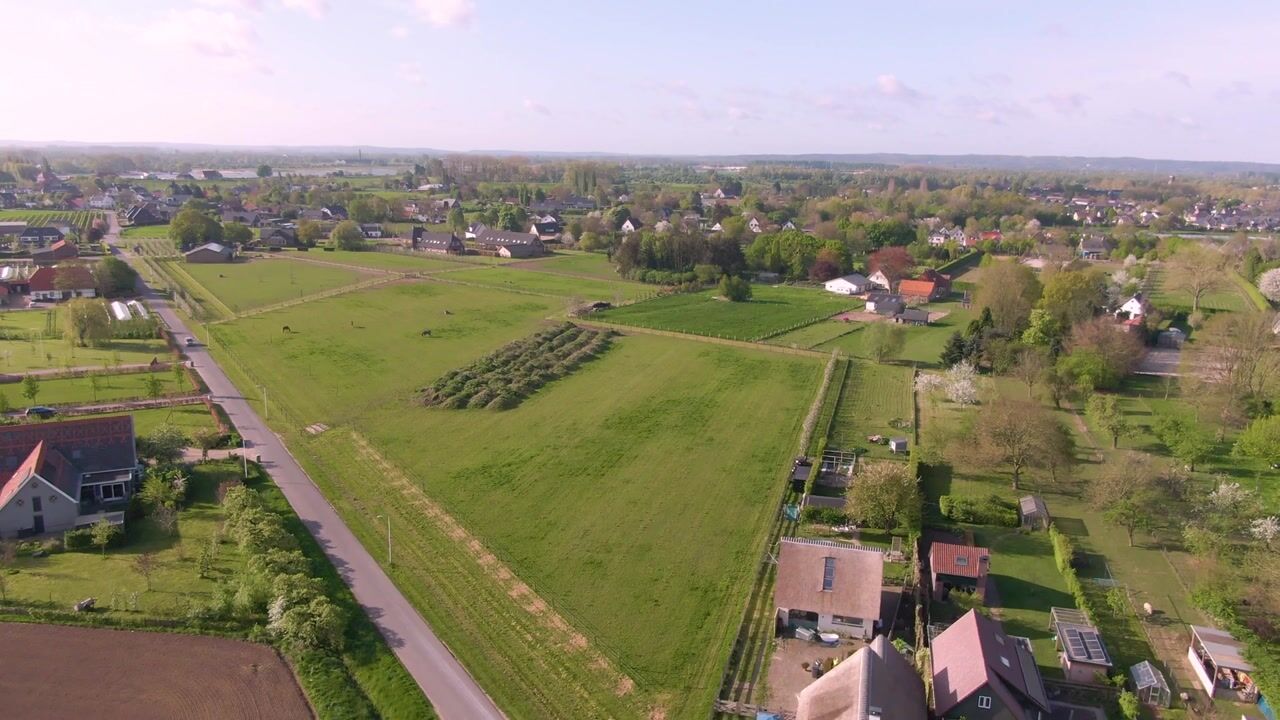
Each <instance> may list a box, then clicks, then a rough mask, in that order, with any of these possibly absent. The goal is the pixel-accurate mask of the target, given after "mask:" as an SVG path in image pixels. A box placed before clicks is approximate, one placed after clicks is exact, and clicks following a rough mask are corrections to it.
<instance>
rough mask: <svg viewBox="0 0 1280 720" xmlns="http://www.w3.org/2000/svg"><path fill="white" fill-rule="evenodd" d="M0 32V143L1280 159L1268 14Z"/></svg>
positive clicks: (904, 13) (508, 1)
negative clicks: (1, 66)
mask: <svg viewBox="0 0 1280 720" xmlns="http://www.w3.org/2000/svg"><path fill="white" fill-rule="evenodd" d="M125 7H127V11H125V10H124V8H125ZM0 21H2V22H0V25H3V26H5V27H7V28H8V30H7V31H6V32H5V33H4V36H5V42H4V43H3V45H2V46H0V47H3V50H0V57H4V58H5V59H6V62H5V65H6V71H5V72H4V73H3V74H2V75H0V98H5V99H6V102H3V103H0V141H3V140H20V141H81V142H101V143H110V142H182V143H209V144H222V145H336V146H344V147H358V146H381V147H413V148H438V149H444V150H451V151H468V150H518V151H530V152H533V151H575V152H618V153H633V154H664V155H667V154H670V155H676V154H698V155H711V154H747V153H751V154H759V153H786V154H791V153H868V152H901V153H930V154H968V153H984V154H987V153H991V154H1009V155H1090V156H1137V157H1150V158H1171V159H1185V160H1238V161H1256V162H1280V133H1278V132H1276V130H1277V128H1280V120H1278V119H1277V118H1280V56H1277V55H1276V54H1275V52H1274V43H1275V38H1276V37H1280V3H1277V2H1274V0H1250V1H1243V0H1218V1H1216V2H1214V3H1212V4H1209V3H1204V2H1185V1H1182V0H1163V1H1160V2H1151V1H1148V0H1125V1H1124V2H1115V1H1114V0H1108V1H1106V2H1094V1H1093V0H1077V1H1076V2H1073V3H1068V4H1063V3H1016V2H1013V1H1012V0H1001V1H998V2H997V1H988V0H972V1H971V2H967V3H960V2H954V0H947V1H945V2H933V1H932V0H915V1H904V2H864V1H863V0H833V1H827V0H799V1H797V2H786V3H783V2H777V1H776V0H773V1H758V0H737V1H730V0H703V1H702V2H696V1H694V0H683V1H679V0H646V2H639V3H631V2H620V1H618V0H604V1H603V2H568V1H564V0H540V1H539V2H527V1H525V0H361V1H360V2H355V1H348V0H189V1H188V2H181V3H177V2H159V1H155V0H130V2H128V3H123V4H122V3H120V2H118V1H117V0H40V1H39V2H31V1H30V0H0ZM15 29H17V30H18V31H16V32H15V31H14V30H15ZM29 102H30V103H31V104H28V103H29ZM3 106H8V107H3ZM28 109H32V110H37V111H34V112H27V110H28Z"/></svg>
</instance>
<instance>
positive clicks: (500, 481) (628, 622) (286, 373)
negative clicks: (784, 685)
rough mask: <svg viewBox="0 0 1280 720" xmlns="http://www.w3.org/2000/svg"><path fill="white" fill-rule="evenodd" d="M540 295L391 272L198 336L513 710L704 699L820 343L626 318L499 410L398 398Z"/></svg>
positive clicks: (566, 710) (521, 325) (526, 316)
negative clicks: (260, 392) (390, 549)
mask: <svg viewBox="0 0 1280 720" xmlns="http://www.w3.org/2000/svg"><path fill="white" fill-rule="evenodd" d="M556 304H557V303H555V302H554V301H546V300H542V299H540V298H533V297H529V296H520V295H508V294H501V293H494V292H493V291H489V290H480V289H476V288H469V287H465V286H452V285H443V284H435V283H420V284H414V285H402V286H396V287H390V288H383V289H379V290H376V291H368V292H361V293H355V294H352V295H347V296H344V298H342V302H335V301H332V300H323V301H317V302H315V303H308V304H307V305H304V306H299V307H296V308H289V309H287V310H283V311H279V312H273V313H270V314H268V315H266V316H263V317H260V318H246V319H243V320H238V321H236V322H234V323H230V324H226V325H221V326H218V327H217V328H216V329H215V335H216V336H217V340H218V342H217V344H216V346H215V352H222V353H224V354H225V350H220V349H218V348H221V347H222V346H224V345H230V346H231V347H232V349H233V350H232V352H234V353H235V355H236V357H237V358H238V360H239V362H240V363H241V364H242V365H243V366H244V367H245V368H247V373H246V372H242V371H239V370H236V369H234V368H233V377H234V378H235V379H236V381H237V383H240V384H246V383H249V382H265V383H266V384H267V385H268V386H269V387H270V389H271V394H272V396H273V399H274V400H275V402H273V413H272V418H273V419H276V420H279V418H280V417H281V416H282V415H284V414H285V413H278V412H276V407H277V405H276V403H279V404H280V406H281V407H282V408H283V409H285V410H286V411H287V414H288V416H289V417H290V418H302V419H301V420H290V421H289V422H286V423H283V424H280V423H277V426H278V427H279V428H282V429H284V430H285V431H286V432H287V433H288V439H289V442H290V445H291V447H293V448H294V450H295V453H296V454H297V456H298V457H299V459H300V460H301V461H302V462H303V463H304V465H306V466H307V468H308V470H309V471H310V472H311V473H312V477H313V478H314V479H315V480H316V482H317V483H319V484H320V486H321V488H322V489H323V490H324V491H325V494H326V496H327V497H328V498H329V499H330V501H331V502H333V503H334V505H335V507H336V508H337V509H338V510H339V512H340V513H342V514H343V516H344V518H345V519H346V521H347V522H348V524H349V525H350V526H351V528H352V530H353V532H355V533H356V534H357V536H358V537H360V539H361V540H362V541H363V542H364V543H365V544H366V546H367V547H369V548H370V550H371V551H373V552H375V553H379V555H380V554H381V551H382V549H383V547H384V543H385V541H386V536H385V532H386V530H385V525H384V524H383V521H382V520H379V519H377V518H376V517H375V515H376V514H378V513H384V514H387V515H389V516H390V518H391V522H392V526H393V528H394V529H395V530H394V532H395V535H396V553H397V558H398V559H397V561H396V565H395V566H394V568H392V570H391V574H392V577H393V579H395V581H396V582H397V584H398V585H399V587H400V588H401V590H402V591H403V592H405V594H406V596H407V597H409V598H410V600H411V601H412V602H414V604H415V605H416V606H417V607H418V608H419V609H420V610H421V611H422V612H423V614H424V615H425V616H426V617H427V618H428V620H429V621H430V622H432V624H433V626H434V627H435V628H436V629H437V631H438V632H440V633H441V634H442V635H443V636H444V638H445V640H446V642H448V644H449V645H450V648H451V649H452V650H453V651H454V652H455V653H456V654H458V655H459V656H460V657H461V658H462V660H463V661H464V663H465V664H466V665H467V667H468V669H469V670H470V671H471V672H472V673H474V674H475V675H476V676H477V678H478V679H479V680H480V682H481V683H482V684H483V685H484V686H485V688H486V689H487V690H488V691H489V692H490V693H492V694H493V695H494V696H495V698H496V700H497V701H498V703H499V704H500V705H501V706H502V707H503V708H504V710H506V711H507V712H508V713H509V714H510V715H511V716H512V717H600V716H613V717H643V716H647V715H648V714H649V713H650V711H651V710H653V709H654V708H655V707H660V708H663V709H665V710H666V712H667V717H672V718H683V717H701V716H703V715H705V713H706V708H707V707H708V706H709V705H710V701H711V698H712V697H714V695H715V694H716V692H717V690H718V688H719V683H720V679H721V678H720V675H721V673H722V671H723V669H724V662H725V660H726V658H727V654H728V650H729V642H730V638H731V637H732V636H733V634H734V633H735V632H736V630H737V624H738V622H739V621H740V619H741V613H742V607H743V605H744V603H745V601H746V596H747V590H748V584H749V581H750V577H751V572H752V569H753V567H754V562H755V559H756V557H757V553H758V552H759V547H758V543H759V541H760V537H761V534H762V532H763V531H764V528H765V526H766V524H767V522H768V519H769V517H770V516H771V514H772V512H773V511H774V509H776V506H777V501H778V500H777V496H778V493H780V492H781V491H782V489H783V483H782V482H781V474H782V472H783V471H784V470H785V468H786V465H787V459H788V458H789V457H790V456H791V455H792V454H794V452H795V447H794V445H795V442H796V437H797V434H798V432H799V428H800V424H801V422H802V419H803V415H804V410H805V408H806V407H807V406H808V405H809V403H810V402H811V401H812V393H813V392H814V389H815V388H816V386H817V383H818V380H819V376H820V375H821V372H822V364H821V362H820V361H819V360H818V359H810V358H800V357H794V356H789V355H779V354H773V353H763V352H755V351H751V350H739V349H734V348H727V347H722V346H715V345H708V344H703V343H698V342H690V341H687V340H682V339H677V338H663V337H654V336H648V335H636V336H626V337H621V338H618V339H616V340H615V346H614V347H613V348H612V349H610V350H609V352H608V353H606V354H604V355H603V356H602V357H601V358H600V359H599V360H596V361H593V362H592V363H589V364H587V365H584V366H582V367H581V368H579V369H578V370H577V371H576V372H575V373H574V374H573V375H571V376H569V377H567V378H564V379H561V380H558V381H556V382H555V383H552V384H550V385H548V386H547V387H545V388H543V389H542V390H540V391H539V392H538V393H536V394H535V395H533V396H532V397H530V398H529V399H528V400H526V401H525V402H524V403H522V404H521V405H520V406H519V407H518V408H516V409H514V410H510V411H506V412H501V413H497V412H491V411H469V410H464V411H458V410H441V409H427V408H423V407H421V406H419V405H417V404H416V403H414V402H413V399H412V391H413V390H414V389H415V388H417V387H421V386H423V385H426V384H427V383H429V382H430V381H431V380H433V379H434V378H435V377H437V376H438V375H439V374H441V373H442V372H444V371H445V370H447V369H450V368H452V367H455V366H458V365H460V364H464V363H465V362H467V361H469V360H472V359H474V358H475V357H477V356H479V355H481V354H483V353H484V352H487V351H488V350H491V349H493V348H495V347H497V346H498V345H500V344H502V342H505V341H508V340H511V339H515V338H518V337H521V336H523V335H525V334H527V333H528V332H529V331H530V330H531V329H535V328H537V327H538V326H539V325H540V324H541V318H543V317H545V316H546V314H547V311H548V309H549V307H554V306H555V305H556ZM410 308H411V309H410ZM443 309H449V310H450V314H449V315H444V314H443V313H442V310H443ZM499 310H500V311H501V312H499ZM370 318H381V319H382V320H383V322H382V323H381V324H380V325H378V326H374V325H372V324H371V323H369V322H368V320H369V319H370ZM344 321H347V322H344ZM282 322H285V323H288V324H289V325H290V326H291V327H292V328H293V329H294V330H295V333H294V334H292V335H289V336H282V335H281V334H280V333H279V330H278V328H279V325H280V324H281V323H282ZM424 324H427V325H428V326H429V327H431V328H432V330H433V332H432V337H431V338H423V337H421V336H420V334H419V329H420V328H421V327H422V326H423V325H424ZM351 325H354V326H356V327H357V329H356V330H351V329H350V327H351ZM250 376H252V377H253V378H254V379H253V380H250V379H249V377H250ZM316 421H322V422H326V423H328V424H330V429H329V430H328V431H327V432H325V433H324V434H322V435H319V436H314V437H313V436H309V435H306V434H304V433H301V432H298V430H299V428H298V427H297V425H298V424H300V423H311V422H316ZM761 427H767V428H768V432H765V433H759V432H756V429H757V428H761ZM384 462H385V463H386V464H383V463H384ZM419 493H424V494H419ZM423 503H438V504H439V507H440V508H441V509H442V510H443V511H444V512H447V513H449V515H450V516H451V517H452V519H453V520H456V523H457V525H452V524H449V523H448V522H446V521H445V520H442V519H441V515H440V511H436V510H432V509H430V506H424V505H423ZM457 529H464V532H466V533H472V534H474V536H475V538H476V539H477V540H478V541H479V542H480V543H483V546H482V547H483V549H485V550H488V551H491V552H492V553H493V556H494V557H493V559H492V560H486V559H484V558H483V557H481V558H479V559H477V557H476V555H475V554H476V553H477V552H482V550H479V549H476V548H473V547H472V546H470V544H469V543H468V542H467V541H465V535H463V536H461V537H462V538H463V539H462V540H460V539H458V538H459V537H460V536H459V535H458V533H457ZM478 547H480V546H477V548H478ZM493 561H497V562H500V563H502V565H503V566H504V567H505V568H509V569H510V570H511V571H512V572H514V574H515V576H516V577H515V578H510V576H507V575H505V570H498V571H496V572H495V571H494V570H492V569H491V565H492V562H493ZM512 583H516V584H515V585H514V586H513V585H512ZM520 583H527V586H528V588H527V589H523V590H522V589H521V588H523V587H524V586H523V585H522V584H520ZM529 590H531V591H532V592H533V593H536V597H530V596H528V595H527V593H528V592H529ZM544 602H545V603H546V604H545V605H544V604H543V603H544ZM549 611H554V612H555V613H556V615H555V616H554V617H552V618H548V617H547V613H548V612H549ZM560 621H562V622H563V623H564V624H565V625H564V626H559V625H558V624H557V623H558V622H560ZM657 627H661V628H662V631H661V632H653V630H652V629H653V628H657ZM515 638H519V640H515Z"/></svg>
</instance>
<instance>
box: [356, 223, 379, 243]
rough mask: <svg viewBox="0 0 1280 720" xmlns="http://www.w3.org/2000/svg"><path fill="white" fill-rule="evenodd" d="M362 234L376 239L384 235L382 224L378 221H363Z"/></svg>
mask: <svg viewBox="0 0 1280 720" xmlns="http://www.w3.org/2000/svg"><path fill="white" fill-rule="evenodd" d="M360 234H361V235H364V236H365V238H366V239H369V240H376V239H378V238H380V237H382V226H381V225H379V224H378V223H361V224H360Z"/></svg>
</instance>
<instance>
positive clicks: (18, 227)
mask: <svg viewBox="0 0 1280 720" xmlns="http://www.w3.org/2000/svg"><path fill="white" fill-rule="evenodd" d="M26 229H27V224H26V223H25V222H22V221H12V220H0V241H3V242H11V241H12V240H15V239H17V237H18V236H19V235H21V234H22V231H23V230H26Z"/></svg>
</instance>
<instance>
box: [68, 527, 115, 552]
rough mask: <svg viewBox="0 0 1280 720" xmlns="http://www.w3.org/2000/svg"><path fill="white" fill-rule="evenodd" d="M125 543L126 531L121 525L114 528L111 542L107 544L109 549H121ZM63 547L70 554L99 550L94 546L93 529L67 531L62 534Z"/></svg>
mask: <svg viewBox="0 0 1280 720" xmlns="http://www.w3.org/2000/svg"><path fill="white" fill-rule="evenodd" d="M123 542H124V531H123V530H122V529H121V528H120V526H119V525H116V526H114V527H112V529H111V540H109V541H108V542H107V547H109V548H114V547H119V546H120V544H121V543H123ZM62 547H63V548H64V549H65V550H67V551H68V552H78V551H87V550H96V549H97V548H96V547H95V546H94V544H93V528H79V529H78V530H68V531H66V532H65V533H63V534H62Z"/></svg>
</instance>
